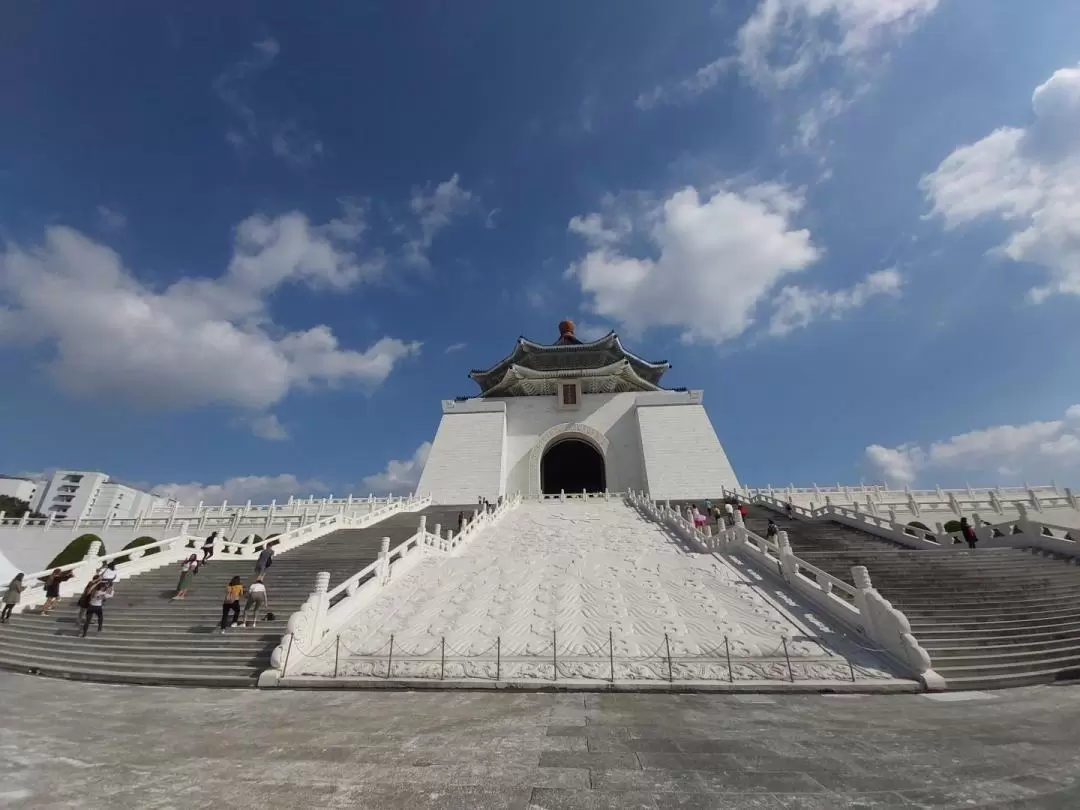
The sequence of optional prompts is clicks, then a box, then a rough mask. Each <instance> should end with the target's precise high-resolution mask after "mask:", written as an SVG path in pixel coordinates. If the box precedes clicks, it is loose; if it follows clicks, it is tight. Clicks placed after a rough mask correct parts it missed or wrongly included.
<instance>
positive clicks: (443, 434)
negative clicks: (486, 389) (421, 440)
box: [416, 400, 506, 504]
mask: <svg viewBox="0 0 1080 810" xmlns="http://www.w3.org/2000/svg"><path fill="white" fill-rule="evenodd" d="M505 439H506V408H505V406H504V405H503V403H502V402H501V401H497V400H481V401H476V402H473V401H469V402H454V401H447V402H444V403H443V417H442V420H441V421H440V422H439V430H438V432H437V433H436V434H435V441H434V442H433V443H432V445H431V453H430V454H429V455H428V460H427V464H426V465H424V472H423V474H422V475H421V476H420V483H419V485H418V486H417V488H416V491H417V494H418V495H420V496H424V495H430V496H431V498H432V500H433V501H434V502H435V503H446V504H470V503H476V499H477V498H478V497H480V496H481V495H482V496H484V497H486V498H489V499H491V500H495V499H496V498H498V497H499V495H502V494H505V492H506V490H505V489H504V487H503V481H504V480H505V478H504V474H503V471H504V469H505V467H504V463H505V462H504V459H505V451H506V447H505V445H506V442H505Z"/></svg>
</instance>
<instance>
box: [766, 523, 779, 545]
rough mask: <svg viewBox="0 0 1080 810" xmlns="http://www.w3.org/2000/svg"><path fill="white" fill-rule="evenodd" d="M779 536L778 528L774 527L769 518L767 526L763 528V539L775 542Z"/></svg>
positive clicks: (774, 524)
mask: <svg viewBox="0 0 1080 810" xmlns="http://www.w3.org/2000/svg"><path fill="white" fill-rule="evenodd" d="M779 536H780V528H779V527H778V526H777V525H776V523H775V522H774V521H773V519H772V518H769V525H768V526H766V527H765V537H766V538H770V539H772V540H774V541H775V540H776V538H778V537H779Z"/></svg>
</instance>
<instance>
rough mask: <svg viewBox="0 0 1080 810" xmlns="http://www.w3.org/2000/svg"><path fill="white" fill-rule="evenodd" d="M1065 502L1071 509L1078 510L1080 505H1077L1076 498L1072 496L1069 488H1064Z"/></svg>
mask: <svg viewBox="0 0 1080 810" xmlns="http://www.w3.org/2000/svg"><path fill="white" fill-rule="evenodd" d="M1065 500H1067V501H1068V502H1069V506H1071V507H1072V508H1073V509H1080V505H1077V501H1076V496H1075V495H1073V491H1072V490H1071V489H1070V488H1069V487H1065Z"/></svg>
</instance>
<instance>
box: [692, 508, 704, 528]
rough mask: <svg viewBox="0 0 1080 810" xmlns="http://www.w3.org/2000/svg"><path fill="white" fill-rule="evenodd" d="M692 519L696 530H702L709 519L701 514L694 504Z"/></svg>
mask: <svg viewBox="0 0 1080 810" xmlns="http://www.w3.org/2000/svg"><path fill="white" fill-rule="evenodd" d="M690 517H691V518H692V519H693V521H694V528H695V529H700V528H701V527H702V526H704V525H705V524H706V523H707V522H708V519H707V518H706V517H705V516H704V515H703V514H701V511H700V510H699V509H698V508H697V504H694V508H693V510H691V512H690Z"/></svg>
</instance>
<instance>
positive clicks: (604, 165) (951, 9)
mask: <svg viewBox="0 0 1080 810" xmlns="http://www.w3.org/2000/svg"><path fill="white" fill-rule="evenodd" d="M406 5H407V6H408V10H407V11H406V10H405V9H404V7H405V6H406ZM0 30H4V31H5V32H7V33H8V35H7V36H6V37H5V39H4V43H3V45H2V46H0V73H2V75H4V76H5V77H7V78H6V79H5V82H4V83H3V85H2V87H0V103H2V107H3V109H4V111H5V123H6V125H5V126H4V127H3V128H0V354H2V356H3V358H4V368H5V372H6V385H5V387H4V395H3V396H2V397H0V418H2V419H3V421H4V423H5V424H6V425H7V426H8V429H6V430H5V431H4V432H3V436H2V438H0V470H2V471H4V472H8V473H19V472H25V471H36V470H42V469H47V468H52V467H70V468H79V469H100V470H103V471H106V472H108V473H110V474H112V475H114V476H116V477H118V478H122V479H125V480H131V481H139V482H145V483H148V484H153V485H155V486H163V487H167V488H170V489H171V490H172V491H174V492H177V493H179V494H181V495H182V496H183V497H185V498H189V499H190V498H195V499H197V498H199V497H206V498H208V499H213V498H220V497H223V496H224V497H229V498H230V499H231V500H245V499H246V498H248V497H253V498H255V499H260V498H263V497H268V496H274V495H276V496H278V497H280V496H287V495H288V494H291V493H299V494H305V495H306V494H308V492H309V491H315V492H326V491H331V492H334V493H337V494H343V493H345V492H348V491H353V492H366V491H368V490H369V489H371V488H384V487H387V486H389V487H393V488H398V489H402V488H406V489H407V488H408V486H409V484H410V483H412V482H414V481H415V479H416V477H417V475H418V472H419V469H420V467H421V465H422V461H423V457H424V452H425V448H424V444H423V443H424V442H427V441H430V440H431V439H432V438H433V437H434V433H435V429H436V427H437V424H438V420H439V416H440V410H439V400H440V399H444V398H449V397H452V396H455V395H462V394H472V393H474V386H473V384H472V383H471V382H470V381H469V380H468V379H467V378H466V376H465V375H466V373H467V371H468V370H469V369H470V368H474V367H487V366H489V365H491V364H492V363H494V362H495V361H497V360H498V359H500V358H501V357H502V356H503V355H505V354H506V353H507V352H508V351H509V350H510V349H511V348H512V345H513V341H514V339H515V338H516V337H517V336H518V335H519V334H525V335H527V336H530V337H532V338H535V339H538V340H545V339H547V340H553V339H554V338H555V337H556V335H555V331H556V328H555V325H556V323H557V322H558V321H559V320H560V319H561V318H563V317H572V318H574V319H575V320H576V321H577V322H578V323H579V324H581V325H582V331H584V332H586V333H602V332H603V331H606V330H607V329H608V328H614V329H616V330H617V331H618V332H619V333H620V334H621V335H622V336H623V337H624V340H625V341H626V342H627V344H628V345H629V346H630V347H631V348H632V349H633V350H634V351H636V352H637V353H639V354H641V355H644V356H646V357H649V358H653V359H666V360H669V361H671V362H672V364H673V370H672V371H671V372H670V374H669V376H668V377H667V378H666V382H667V384H668V385H671V386H690V387H695V388H703V389H705V391H706V405H707V408H708V410H709V412H710V414H711V416H712V419H713V423H714V425H715V426H716V429H717V432H718V433H719V435H720V438H721V440H722V441H723V442H724V444H725V447H726V448H727V450H728V453H729V455H730V456H731V459H732V461H733V463H734V465H735V468H736V471H737V472H738V473H739V475H740V477H741V478H742V479H743V481H744V482H746V483H750V484H764V483H770V482H771V483H774V484H784V483H788V482H789V481H790V482H795V483H796V484H803V483H805V484H809V483H810V482H814V481H817V482H821V483H824V482H827V481H837V480H840V481H844V482H857V481H858V480H860V479H863V478H865V479H867V480H879V479H881V478H882V477H883V476H888V477H889V480H890V481H895V482H898V483H915V484H925V483H934V482H940V483H942V484H943V485H960V484H963V483H964V482H965V481H970V482H972V483H976V484H977V483H993V482H994V481H997V480H1001V481H1002V482H1013V481H1021V480H1024V479H1027V478H1030V479H1031V480H1032V481H1035V480H1039V481H1045V480H1048V479H1050V478H1056V479H1057V480H1058V481H1059V482H1061V483H1069V482H1070V481H1074V482H1075V481H1076V471H1077V469H1078V468H1080V409H1073V410H1072V411H1070V410H1069V409H1070V407H1072V406H1073V405H1075V404H1076V403H1078V402H1080V392H1078V391H1077V382H1076V380H1077V379H1078V377H1077V361H1076V358H1077V357H1078V356H1080V355H1078V353H1077V350H1078V348H1080V328H1078V327H1077V326H1076V324H1077V323H1080V298H1078V295H1080V247H1078V246H1080V225H1077V224H1075V223H1076V222H1080V217H1077V216H1073V215H1072V214H1073V213H1075V212H1077V211H1080V134H1078V133H1080V70H1076V68H1077V66H1078V63H1080V7H1077V5H1076V4H1075V3H1072V2H1066V1H1065V0H1044V2H1040V3H1038V4H1020V3H1014V2H1009V0H984V2H980V3H978V4H973V3H965V2H960V0H888V2H881V1H880V0H815V2H810V0H747V1H746V2H741V3H739V2H732V3H724V4H716V3H714V2H698V0H684V2H680V3H660V2H652V1H651V0H650V1H646V0H592V2H590V3H585V4H583V3H579V2H569V1H568V0H567V2H563V1H562V0H553V2H548V3H543V4H508V3H501V2H494V0H483V1H481V0H477V2H473V3H469V4H459V3H449V2H435V0H431V1H430V2H423V3H420V2H418V3H410V4H384V3H375V2H350V3H344V2H343V3H335V4H326V5H325V6H323V7H322V8H321V9H320V11H319V13H318V14H314V13H311V12H310V11H306V10H305V9H304V8H303V7H301V6H298V5H296V4H294V3H285V2H270V3H259V4H255V3H244V2H235V3H230V4H228V8H227V10H217V11H215V14H214V15H213V16H208V15H207V14H206V13H204V12H199V11H196V10H191V9H189V8H188V7H187V5H186V4H180V3H171V4H170V3H165V4H153V6H152V7H151V6H149V5H147V4H144V3H137V2H117V3H110V4H106V5H101V4H78V5H76V6H65V7H64V9H63V10H62V11H61V10H60V9H59V8H58V7H57V8H55V9H52V10H50V9H47V8H45V7H43V6H40V5H34V6H30V5H26V4H18V5H9V6H8V7H6V8H5V9H4V10H3V11H0Z"/></svg>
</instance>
